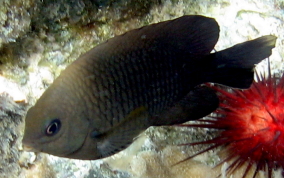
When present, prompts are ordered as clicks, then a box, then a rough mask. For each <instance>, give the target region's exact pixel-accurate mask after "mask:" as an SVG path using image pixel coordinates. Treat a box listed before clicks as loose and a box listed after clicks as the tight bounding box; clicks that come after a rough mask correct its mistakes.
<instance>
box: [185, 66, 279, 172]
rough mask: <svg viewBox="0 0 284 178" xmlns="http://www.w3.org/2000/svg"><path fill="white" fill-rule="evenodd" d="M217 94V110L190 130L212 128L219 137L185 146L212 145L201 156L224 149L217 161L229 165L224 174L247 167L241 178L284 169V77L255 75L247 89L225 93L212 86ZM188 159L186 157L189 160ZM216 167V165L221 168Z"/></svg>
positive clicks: (191, 125)
mask: <svg viewBox="0 0 284 178" xmlns="http://www.w3.org/2000/svg"><path fill="white" fill-rule="evenodd" d="M212 88H213V89H215V90H216V91H217V92H218V94H219V99H220V107H219V108H218V109H217V110H216V111H215V113H216V116H215V117H212V118H211V119H203V120H199V121H198V122H199V123H198V124H188V125H185V126H189V127H200V128H213V129H218V130H220V131H221V132H220V135H219V136H217V137H215V138H213V139H211V140H207V141H203V142H197V143H190V144H188V145H200V144H211V146H209V147H208V148H207V149H205V150H202V151H200V152H198V153H197V154H195V155H192V156H191V157H190V158H193V157H195V156H197V155H199V154H201V153H204V152H206V151H209V150H212V149H214V148H217V147H219V146H225V149H226V150H227V153H228V155H227V156H226V157H225V158H224V159H223V160H222V161H221V162H220V164H222V163H224V162H230V163H229V166H228V168H227V170H226V171H227V175H228V174H232V173H234V172H235V170H237V169H238V168H240V167H242V166H246V167H245V170H244V173H243V175H242V177H243V178H244V177H246V176H247V175H248V172H250V171H253V169H254V175H253V178H255V177H256V175H257V174H258V172H259V171H260V170H263V171H265V173H266V174H267V177H269V178H271V177H272V174H273V172H274V170H275V169H278V168H280V169H282V177H284V175H283V168H284V75H282V77H280V78H279V77H278V78H277V77H276V76H275V75H273V76H272V75H271V74H270V67H269V74H268V77H267V78H266V77H265V76H264V75H261V74H258V75H257V82H253V84H252V86H251V87H250V88H249V89H247V90H237V89H232V90H229V91H228V90H224V89H222V88H221V87H217V86H212ZM188 159H189V158H188ZM220 164H218V165H220Z"/></svg>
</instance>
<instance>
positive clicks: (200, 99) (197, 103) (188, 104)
mask: <svg viewBox="0 0 284 178" xmlns="http://www.w3.org/2000/svg"><path fill="white" fill-rule="evenodd" d="M218 106H219V99H218V96H217V95H216V93H215V91H214V90H213V89H211V88H208V87H206V86H198V87H195V88H194V89H193V90H191V91H190V92H189V93H188V94H187V95H186V96H185V97H184V98H183V99H182V100H181V101H179V102H178V103H177V104H176V105H175V106H174V107H172V108H170V109H168V110H167V111H166V112H164V113H163V114H161V115H159V116H157V117H156V118H155V119H153V123H152V124H153V125H156V126H159V125H174V124H181V123H184V122H187V121H190V120H196V119H200V118H202V117H205V116H207V115H208V114H210V113H211V112H213V111H214V110H216V109H217V107H218Z"/></svg>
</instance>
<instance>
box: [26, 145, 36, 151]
mask: <svg viewBox="0 0 284 178" xmlns="http://www.w3.org/2000/svg"><path fill="white" fill-rule="evenodd" d="M23 150H24V151H28V152H37V151H36V150H35V149H34V148H33V147H31V146H29V145H25V144H23Z"/></svg>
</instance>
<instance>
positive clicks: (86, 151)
mask: <svg viewBox="0 0 284 178" xmlns="http://www.w3.org/2000/svg"><path fill="white" fill-rule="evenodd" d="M218 38H219V26H218V24H217V22H216V21H215V20H214V19H212V18H208V17H204V16H199V15H190V16H183V17H180V18H177V19H174V20H170V21H165V22H160V23H157V24H152V25H148V26H145V27H142V28H139V29H136V30H132V31H129V32H127V33H125V34H123V35H120V36H116V37H114V38H112V39H109V40H108V41H106V42H104V43H102V44H100V45H98V46H96V47H95V48H93V49H91V50H90V51H88V52H86V53H85V54H83V55H81V56H80V57H79V58H78V59H77V60H76V61H74V62H73V63H72V64H70V65H69V66H68V67H67V68H66V69H65V70H64V71H63V72H62V73H61V74H60V76H59V77H58V78H57V79H56V80H55V81H54V83H53V84H52V85H51V86H49V87H48V89H47V90H46V91H45V92H44V93H43V95H42V96H41V97H40V98H39V100H38V101H37V103H36V104H35V105H34V106H33V107H31V108H30V109H29V111H28V113H27V116H26V119H25V121H26V123H25V133H24V138H23V144H24V147H25V149H29V150H34V151H39V152H45V153H49V154H53V155H56V156H61V157H67V158H75V159H87V160H93V159H99V158H103V157H107V156H110V155H113V154H115V153H116V152H118V151H120V150H122V149H124V148H126V147H127V146H128V145H129V144H130V143H131V142H132V141H133V139H134V138H135V137H136V136H137V135H138V134H139V133H141V132H142V131H143V130H145V129H147V128H148V127H150V126H159V125H172V124H180V123H183V122H186V121H189V120H194V119H199V118H201V117H204V116H206V115H208V114H209V113H211V112H212V111H214V110H215V109H216V108H217V107H218V103H219V100H218V97H217V96H216V93H215V92H214V91H213V90H212V89H210V88H208V87H206V86H202V85H201V84H202V83H205V82H216V83H220V84H223V85H228V86H232V87H239V88H248V87H249V86H250V84H251V83H252V80H253V68H254V65H255V64H257V63H259V62H260V61H261V60H262V59H264V58H266V57H268V56H269V55H270V54H271V49H272V48H273V47H274V45H275V40H276V38H275V37H274V36H271V35H267V36H263V37H260V38H258V39H255V40H252V41H248V42H245V43H242V44H238V45H235V46H233V47H231V48H228V49H225V50H223V51H220V52H216V53H211V51H212V50H213V48H214V46H215V44H216V43H217V40H218Z"/></svg>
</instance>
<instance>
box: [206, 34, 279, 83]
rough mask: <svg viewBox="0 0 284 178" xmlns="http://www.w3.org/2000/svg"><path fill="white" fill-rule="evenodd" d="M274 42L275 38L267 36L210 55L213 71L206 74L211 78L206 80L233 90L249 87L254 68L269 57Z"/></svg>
mask: <svg viewBox="0 0 284 178" xmlns="http://www.w3.org/2000/svg"><path fill="white" fill-rule="evenodd" d="M275 42H276V37H275V36H272V35H267V36H263V37H260V38H257V39H255V40H251V41H247V42H244V43H240V44H237V45H235V46H233V47H231V48H228V49H225V50H222V51H219V52H216V53H213V54H210V55H209V58H210V61H211V62H212V65H214V66H215V67H213V68H215V69H214V70H212V71H210V72H209V74H208V73H207V76H210V78H211V79H207V80H208V81H211V82H214V83H219V84H223V85H227V86H230V87H235V88H248V87H250V85H251V83H252V81H253V74H254V71H253V69H254V66H255V65H256V64H258V63H259V62H260V61H262V60H263V59H265V58H267V57H269V56H270V55H271V53H272V51H271V50H272V48H274V47H275Z"/></svg>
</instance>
